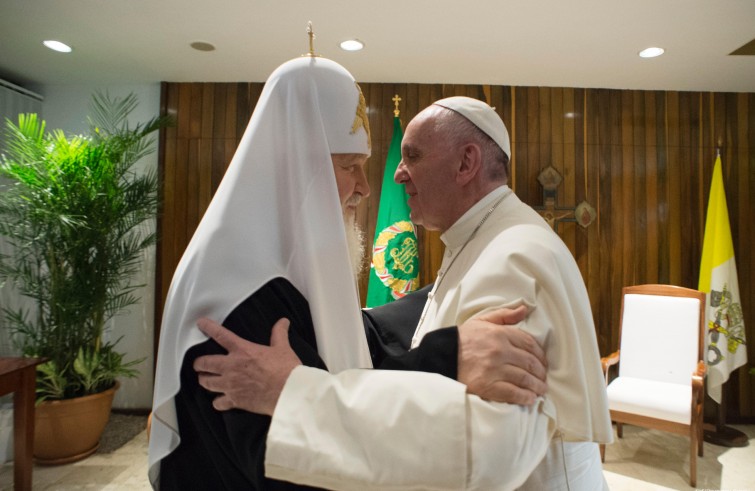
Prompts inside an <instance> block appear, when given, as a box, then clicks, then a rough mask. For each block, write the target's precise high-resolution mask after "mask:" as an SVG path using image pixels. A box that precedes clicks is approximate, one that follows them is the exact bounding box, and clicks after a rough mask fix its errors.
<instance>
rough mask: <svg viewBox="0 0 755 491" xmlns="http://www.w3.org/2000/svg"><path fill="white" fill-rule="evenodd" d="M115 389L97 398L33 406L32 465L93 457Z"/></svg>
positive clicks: (79, 398) (60, 462)
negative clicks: (34, 412) (34, 413)
mask: <svg viewBox="0 0 755 491" xmlns="http://www.w3.org/2000/svg"><path fill="white" fill-rule="evenodd" d="M118 387H120V383H118V382H116V384H115V386H113V387H112V388H111V389H108V390H106V391H104V392H100V393H99V394H92V395H89V396H84V397H77V398H76V399H66V400H63V401H45V402H43V403H41V404H40V405H38V406H37V408H36V416H35V423H34V461H35V462H36V463H38V464H44V465H57V464H68V463H70V462H76V461H77V460H81V459H83V458H85V457H88V456H89V455H91V454H93V453H94V452H95V451H96V450H97V447H99V446H100V437H101V436H102V432H103V431H104V430H105V425H106V424H107V422H108V419H109V418H110V409H111V407H112V405H113V396H114V395H115V391H116V390H118Z"/></svg>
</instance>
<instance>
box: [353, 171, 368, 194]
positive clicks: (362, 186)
mask: <svg viewBox="0 0 755 491" xmlns="http://www.w3.org/2000/svg"><path fill="white" fill-rule="evenodd" d="M358 168H359V171H358V175H357V182H356V185H355V186H354V192H355V193H360V194H361V195H362V196H363V197H365V198H366V197H367V196H369V195H370V183H369V182H367V174H365V173H364V167H362V166H359V167H358Z"/></svg>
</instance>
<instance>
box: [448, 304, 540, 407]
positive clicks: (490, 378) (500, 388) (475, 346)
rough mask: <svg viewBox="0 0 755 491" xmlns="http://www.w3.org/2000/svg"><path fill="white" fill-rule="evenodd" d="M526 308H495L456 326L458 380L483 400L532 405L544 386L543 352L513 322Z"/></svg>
mask: <svg viewBox="0 0 755 491" xmlns="http://www.w3.org/2000/svg"><path fill="white" fill-rule="evenodd" d="M527 313H528V312H527V307H526V306H524V305H522V306H520V307H518V308H516V309H497V310H494V311H491V312H488V313H485V314H482V315H480V316H478V317H476V318H472V319H469V320H468V321H466V322H465V323H463V324H462V325H460V326H459V369H458V380H459V382H462V383H464V384H466V385H467V391H468V392H469V393H471V394H475V395H478V396H480V397H482V398H483V399H488V400H491V401H497V402H508V403H511V404H523V405H531V404H533V403H534V402H535V399H536V397H537V396H540V395H543V394H544V393H545V391H546V389H547V385H546V383H545V378H546V369H547V362H546V358H545V352H544V351H543V349H542V348H541V347H540V345H538V344H537V342H536V341H535V339H534V338H533V337H532V336H530V335H529V334H527V333H526V332H524V331H522V330H520V329H519V328H518V327H516V326H515V325H512V324H517V323H519V322H521V321H522V320H524V318H525V317H526V316H527Z"/></svg>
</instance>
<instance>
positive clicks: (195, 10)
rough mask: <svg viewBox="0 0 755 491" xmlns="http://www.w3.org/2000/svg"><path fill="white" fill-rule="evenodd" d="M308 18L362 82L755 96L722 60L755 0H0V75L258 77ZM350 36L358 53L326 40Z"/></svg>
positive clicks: (28, 78) (753, 28)
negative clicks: (52, 45)
mask: <svg viewBox="0 0 755 491" xmlns="http://www.w3.org/2000/svg"><path fill="white" fill-rule="evenodd" d="M308 20H311V21H312V22H313V23H314V27H315V33H316V35H317V39H316V41H315V48H316V51H318V52H319V53H320V54H322V55H323V56H326V57H329V58H332V59H334V60H336V61H338V62H340V63H341V64H343V65H344V66H345V67H346V68H348V69H349V70H350V71H351V72H352V73H353V74H354V76H355V78H356V79H357V80H358V81H361V82H421V83H490V84H499V85H518V86H564V87H599V88H617V89H659V90H695V91H697V90H701V91H721V92H729V91H731V92H755V56H729V53H731V52H732V51H734V50H735V49H737V48H739V47H740V46H742V45H744V44H746V43H748V42H749V41H751V40H752V39H754V38H755V0H633V1H618V0H468V1H460V0H456V1H448V0H403V1H399V0H368V1H366V0H351V1H345V0H214V1H211V0H204V1H202V0H0V77H2V78H5V79H6V80H9V81H11V82H13V83H16V84H19V85H32V86H34V85H36V84H51V83H87V84H89V83H97V84H120V83H140V82H156V81H172V82H187V81H202V82H221V81H222V82H227V81H264V80H265V79H266V78H267V76H268V74H270V72H271V71H272V70H273V69H274V68H275V67H276V66H278V65H279V64H280V63H282V62H283V61H285V60H287V59H289V58H293V57H295V56H298V55H299V54H302V53H304V52H306V51H307V49H308V42H307V36H306V33H305V28H306V24H307V21H308ZM351 37H357V38H359V39H361V40H362V41H364V42H365V43H366V48H365V49H364V50H363V51H361V52H358V53H348V52H345V51H342V50H340V49H339V48H338V47H337V44H338V43H339V42H340V41H342V40H344V39H347V38H351ZM44 39H57V40H60V41H64V42H66V43H68V44H70V45H71V46H73V48H74V51H73V53H70V54H67V55H64V54H60V53H55V52H53V51H50V50H48V49H47V48H45V47H43V46H42V40H44ZM193 41H205V42H210V43H212V44H214V45H215V46H216V47H217V50H216V51H213V52H199V51H195V50H193V49H191V48H190V47H189V44H190V43H191V42H193ZM649 46H661V47H663V48H665V49H666V54H665V55H663V56H661V57H660V58H655V59H641V58H639V57H638V56H637V53H638V51H640V50H641V49H643V48H646V47H649Z"/></svg>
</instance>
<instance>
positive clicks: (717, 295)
mask: <svg viewBox="0 0 755 491" xmlns="http://www.w3.org/2000/svg"><path fill="white" fill-rule="evenodd" d="M698 290H700V291H702V292H705V294H706V302H705V324H706V326H707V329H706V336H705V346H706V363H707V365H708V395H710V397H711V398H712V399H713V400H714V401H716V402H718V403H720V402H721V386H722V385H723V383H724V382H726V381H727V380H728V379H729V374H730V373H731V372H732V371H734V370H735V369H736V368H737V367H739V366H742V365H744V364H745V363H746V362H747V349H746V343H745V325H744V319H743V316H742V305H741V304H740V298H739V283H738V281H737V266H736V263H735V262H734V243H733V242H732V239H731V228H730V227H729V211H728V209H727V207H726V195H725V194H724V180H723V175H722V173H721V157H720V156H718V157H716V165H715V166H714V168H713V180H712V181H711V184H710V198H709V199H708V215H707V217H706V219H705V237H704V239H703V257H702V261H701V262H700V281H699V284H698Z"/></svg>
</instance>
